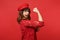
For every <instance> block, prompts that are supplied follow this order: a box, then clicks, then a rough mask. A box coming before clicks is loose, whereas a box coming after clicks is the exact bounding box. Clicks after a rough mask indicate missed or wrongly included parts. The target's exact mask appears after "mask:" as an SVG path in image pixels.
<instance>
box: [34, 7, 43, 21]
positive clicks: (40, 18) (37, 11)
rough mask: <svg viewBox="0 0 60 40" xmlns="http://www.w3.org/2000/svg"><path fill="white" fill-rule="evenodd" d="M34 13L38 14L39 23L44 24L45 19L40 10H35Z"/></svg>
mask: <svg viewBox="0 0 60 40" xmlns="http://www.w3.org/2000/svg"><path fill="white" fill-rule="evenodd" d="M33 11H34V12H35V13H37V14H38V21H41V22H43V18H42V15H41V13H40V12H39V10H38V9H37V8H34V9H33Z"/></svg>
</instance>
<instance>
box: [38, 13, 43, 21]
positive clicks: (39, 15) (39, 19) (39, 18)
mask: <svg viewBox="0 0 60 40" xmlns="http://www.w3.org/2000/svg"><path fill="white" fill-rule="evenodd" d="M37 14H38V21H42V22H43V18H42V15H41V13H40V12H38V13H37Z"/></svg>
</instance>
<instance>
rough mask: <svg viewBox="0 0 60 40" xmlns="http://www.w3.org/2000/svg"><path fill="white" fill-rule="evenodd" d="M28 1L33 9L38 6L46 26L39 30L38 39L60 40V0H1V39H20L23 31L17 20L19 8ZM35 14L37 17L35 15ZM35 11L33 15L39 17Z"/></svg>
mask: <svg viewBox="0 0 60 40" xmlns="http://www.w3.org/2000/svg"><path fill="white" fill-rule="evenodd" d="M24 2H27V3H29V5H30V8H31V11H32V9H33V8H34V7H37V8H38V9H39V11H40V12H41V14H42V16H43V18H44V22H45V26H44V27H42V28H41V30H40V31H39V32H37V38H38V40H60V18H59V17H60V0H0V40H20V39H21V31H20V27H19V25H18V23H17V21H16V18H17V16H18V11H17V8H18V6H19V5H20V4H22V3H24ZM34 16H35V17H34ZM34 16H33V13H32V15H31V17H32V18H33V20H34V19H37V17H36V15H35V14H34Z"/></svg>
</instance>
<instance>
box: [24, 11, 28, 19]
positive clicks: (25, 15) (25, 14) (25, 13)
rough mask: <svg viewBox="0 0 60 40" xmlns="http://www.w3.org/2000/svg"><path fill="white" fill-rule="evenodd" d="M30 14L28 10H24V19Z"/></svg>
mask: <svg viewBox="0 0 60 40" xmlns="http://www.w3.org/2000/svg"><path fill="white" fill-rule="evenodd" d="M28 15H29V12H28V11H23V16H24V17H23V19H27V17H28Z"/></svg>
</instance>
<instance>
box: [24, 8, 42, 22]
mask: <svg viewBox="0 0 60 40" xmlns="http://www.w3.org/2000/svg"><path fill="white" fill-rule="evenodd" d="M33 12H35V13H37V14H38V21H41V22H43V18H42V15H41V13H40V12H39V10H38V9H37V8H33ZM23 15H24V17H23V19H27V17H28V15H29V12H28V11H23Z"/></svg>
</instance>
